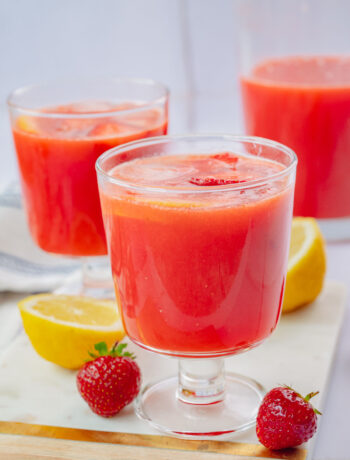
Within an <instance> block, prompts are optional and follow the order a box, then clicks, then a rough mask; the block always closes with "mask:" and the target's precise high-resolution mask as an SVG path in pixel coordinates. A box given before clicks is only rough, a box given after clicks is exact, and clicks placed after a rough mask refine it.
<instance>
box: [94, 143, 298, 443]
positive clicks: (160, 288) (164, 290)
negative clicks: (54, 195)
mask: <svg viewBox="0 0 350 460" xmlns="http://www.w3.org/2000/svg"><path fill="white" fill-rule="evenodd" d="M296 163H297V160H296V156H295V154H294V152H293V151H292V150H290V149H289V148H287V147H285V146H283V145H281V144H278V143H276V142H273V141H269V140H266V139H261V138H254V137H244V136H224V135H203V136H163V137H156V138H150V139H147V140H142V141H137V142H132V143H129V144H127V145H125V146H120V147H117V148H114V149H111V150H109V151H108V152H106V153H105V154H103V155H102V156H101V157H100V158H99V159H98V161H97V164H96V168H97V174H98V184H99V191H100V199H101V205H102V213H103V218H104V225H105V229H106V235H107V240H108V247H109V255H110V259H111V266H112V273H113V279H114V284H115V292H116V299H117V302H118V305H119V308H120V312H121V315H122V318H123V324H124V326H125V330H126V333H127V335H128V336H129V338H130V339H131V340H132V341H133V342H135V343H136V344H138V345H139V346H141V347H143V348H146V349H147V350H150V351H153V352H156V353H161V354H165V355H169V356H175V357H178V358H180V359H179V371H178V375H177V376H172V377H169V378H167V379H162V380H159V381H155V382H151V383H149V384H147V385H146V386H145V387H144V388H143V390H142V391H141V393H140V395H139V396H138V399H137V402H136V412H137V414H138V415H139V416H140V417H141V418H142V419H144V420H147V421H148V422H149V423H151V424H152V426H154V427H155V428H157V429H159V430H161V431H163V432H166V433H168V434H172V435H175V436H180V437H185V438H196V439H210V438H225V437H228V436H231V435H232V433H234V432H237V431H242V430H245V429H248V428H250V427H251V426H253V425H254V423H255V418H256V414H257V410H258V406H259V404H260V401H261V399H262V397H263V394H264V390H263V387H262V385H261V384H259V383H258V382H256V381H255V380H253V379H251V378H248V377H245V376H242V375H238V374H234V373H228V372H225V369H224V359H223V358H224V357H225V356H231V355H234V354H236V353H241V352H244V351H248V350H249V349H251V348H253V347H255V346H257V345H259V344H260V343H261V342H263V341H264V340H265V339H266V338H267V337H268V336H269V335H270V334H271V333H272V331H273V330H274V329H275V327H276V325H277V322H278V319H279V316H280V312H281V304H282V298H283V290H284V283H285V276H286V268H287V258H288V248H289V237H290V228H291V219H292V208H293V192H294V182H295V170H296ZM253 371H254V370H253V369H252V372H253Z"/></svg>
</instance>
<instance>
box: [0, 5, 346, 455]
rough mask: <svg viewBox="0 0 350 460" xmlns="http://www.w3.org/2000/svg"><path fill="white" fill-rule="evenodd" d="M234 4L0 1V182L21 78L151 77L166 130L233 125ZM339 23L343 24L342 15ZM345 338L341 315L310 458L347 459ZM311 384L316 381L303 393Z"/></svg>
mask: <svg viewBox="0 0 350 460" xmlns="http://www.w3.org/2000/svg"><path fill="white" fill-rule="evenodd" d="M256 1H257V2H260V1H264V0H256ZM280 1H285V0H280ZM319 1H320V3H321V2H327V1H328V2H329V1H330V0H319ZM234 3H235V0H0V159H1V163H0V165H1V167H0V188H1V186H2V185H4V184H5V183H6V182H8V180H10V179H12V178H16V177H17V170H16V163H15V160H14V153H13V147H12V140H11V135H10V128H9V124H8V120H7V112H6V103H5V101H6V97H7V95H8V93H9V92H10V90H12V89H14V88H16V87H18V86H22V85H27V84H33V83H40V82H45V81H50V80H53V79H58V78H60V77H68V76H82V77H83V76H84V75H89V76H95V75H96V76H97V75H113V76H117V75H124V76H141V77H150V78H154V79H156V80H160V81H162V82H163V83H165V84H167V85H168V86H169V88H170V90H171V104H170V132H172V133H181V132H195V131H196V132H204V131H211V132H229V133H234V132H238V131H239V130H240V126H241V123H240V118H239V113H240V101H239V95H238V93H237V88H236V79H237V55H236V42H235V30H236V27H237V21H239V18H237V17H235V14H234ZM349 3H350V2H349V0H344V1H340V0H339V1H338V0H335V2H334V3H333V5H334V7H337V8H341V7H342V5H343V6H344V5H349ZM272 14H273V13H272ZM344 21H348V23H349V21H350V19H349V16H348V15H346V14H344ZM296 33H297V31H296ZM334 33H336V30H334ZM0 225H1V223H0ZM328 257H329V263H328V277H329V278H332V279H337V280H340V281H344V282H345V283H346V284H347V285H348V287H349V288H350V274H349V270H348V269H347V267H349V260H350V244H349V245H345V244H343V245H340V244H338V245H332V246H330V247H329V248H328ZM348 310H349V309H348ZM349 337H350V317H349V313H347V315H346V318H345V323H344V328H343V333H342V336H341V340H340V344H339V348H338V352H337V356H336V358H335V366H334V370H333V377H332V379H331V382H330V391H329V395H328V398H327V404H326V407H325V409H324V415H323V417H322V425H321V428H320V432H319V437H318V441H317V445H316V451H315V456H314V458H315V459H316V460H326V459H327V460H345V459H346V460H348V459H349V458H350V454H349V452H348V442H347V435H348V432H349V428H348V427H349V422H348V418H349V414H350V397H349V384H348V383H349V382H350V338H349ZM305 353H307V350H305ZM312 365H313V363H310V366H312ZM276 383H278V382H276ZM316 389H317V382H315V388H310V391H311V390H316Z"/></svg>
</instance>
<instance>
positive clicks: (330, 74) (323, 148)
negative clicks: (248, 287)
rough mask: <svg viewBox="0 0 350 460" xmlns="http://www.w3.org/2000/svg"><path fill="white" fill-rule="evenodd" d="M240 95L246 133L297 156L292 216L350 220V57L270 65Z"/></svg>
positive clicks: (256, 71)
mask: <svg viewBox="0 0 350 460" xmlns="http://www.w3.org/2000/svg"><path fill="white" fill-rule="evenodd" d="M241 90H242V96H243V107H244V115H245V124H246V131H247V133H248V134H250V135H255V136H261V137H266V138H269V139H273V140H275V141H278V142H281V143H283V144H285V145H288V146H289V147H291V148H292V149H293V150H294V151H295V152H296V154H297V156H298V173H297V178H296V186H295V204H294V214H295V215H298V216H313V217H318V218H332V217H345V216H350V181H349V174H350V57H329V56H317V57H284V58H277V59H269V60H266V61H263V62H262V63H260V64H259V65H258V66H256V67H255V68H254V69H253V71H252V72H251V74H250V75H248V76H245V77H243V78H242V79H241Z"/></svg>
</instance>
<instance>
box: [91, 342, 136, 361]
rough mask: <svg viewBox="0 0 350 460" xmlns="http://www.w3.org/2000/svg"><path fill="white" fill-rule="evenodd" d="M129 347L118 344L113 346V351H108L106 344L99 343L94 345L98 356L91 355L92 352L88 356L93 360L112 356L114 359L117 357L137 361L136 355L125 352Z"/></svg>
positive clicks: (125, 344) (124, 344)
mask: <svg viewBox="0 0 350 460" xmlns="http://www.w3.org/2000/svg"><path fill="white" fill-rule="evenodd" d="M127 346H128V344H127V343H119V342H116V343H115V344H114V345H113V347H112V349H111V350H108V347H107V344H106V342H99V343H96V344H95V345H94V348H95V350H96V351H97V352H98V354H95V353H91V351H89V352H88V354H89V356H90V358H91V359H96V358H99V357H100V356H112V357H114V358H115V357H117V356H120V357H126V358H131V359H135V358H136V355H134V353H131V352H129V351H124V350H125V348H126V347H127ZM89 361H90V360H89Z"/></svg>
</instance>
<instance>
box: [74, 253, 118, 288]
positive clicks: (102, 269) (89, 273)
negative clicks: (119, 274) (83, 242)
mask: <svg viewBox="0 0 350 460" xmlns="http://www.w3.org/2000/svg"><path fill="white" fill-rule="evenodd" d="M82 265H83V266H82V272H83V279H82V292H81V294H83V295H90V294H91V292H92V291H94V290H96V289H113V283H112V278H111V269H110V265H109V263H108V258H107V257H104V256H102V257H83V258H82Z"/></svg>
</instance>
